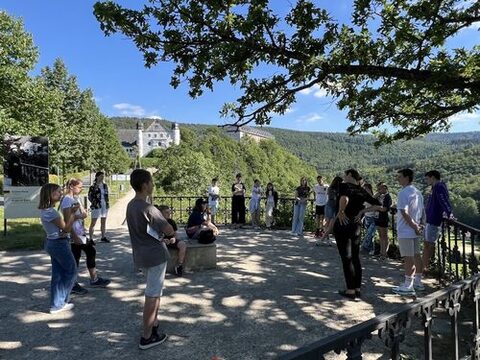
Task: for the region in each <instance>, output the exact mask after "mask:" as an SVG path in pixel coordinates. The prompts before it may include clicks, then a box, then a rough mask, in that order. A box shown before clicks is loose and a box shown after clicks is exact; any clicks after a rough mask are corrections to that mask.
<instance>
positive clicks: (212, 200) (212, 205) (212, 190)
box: [207, 178, 220, 224]
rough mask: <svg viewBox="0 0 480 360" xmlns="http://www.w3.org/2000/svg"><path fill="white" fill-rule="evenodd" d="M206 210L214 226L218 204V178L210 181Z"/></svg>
mask: <svg viewBox="0 0 480 360" xmlns="http://www.w3.org/2000/svg"><path fill="white" fill-rule="evenodd" d="M207 196H208V208H209V209H210V216H211V220H212V223H214V224H215V221H216V220H215V217H216V215H217V212H218V204H219V202H220V188H219V187H218V178H213V179H212V185H211V186H209V187H208V189H207Z"/></svg>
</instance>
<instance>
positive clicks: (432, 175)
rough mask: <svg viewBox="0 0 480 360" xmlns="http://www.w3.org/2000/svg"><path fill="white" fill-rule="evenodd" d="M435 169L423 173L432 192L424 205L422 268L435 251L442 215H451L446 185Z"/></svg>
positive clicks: (425, 267) (447, 216)
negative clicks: (425, 216)
mask: <svg viewBox="0 0 480 360" xmlns="http://www.w3.org/2000/svg"><path fill="white" fill-rule="evenodd" d="M440 178H441V176H440V173H439V172H438V171H437V170H432V171H429V172H427V173H426V174H425V181H426V183H427V184H428V185H430V186H431V187H432V193H431V195H430V197H429V198H428V201H427V205H426V211H425V212H426V215H427V225H426V226H425V242H424V247H423V266H424V268H423V270H424V271H425V269H427V268H428V264H429V262H430V258H431V257H432V255H433V254H434V253H435V242H436V241H437V239H438V236H439V234H440V229H441V226H442V220H443V218H444V217H446V218H449V217H451V216H452V205H451V203H450V198H449V195H448V189H447V185H445V183H444V182H443V181H441V180H440Z"/></svg>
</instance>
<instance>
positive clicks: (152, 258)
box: [39, 169, 452, 349]
mask: <svg viewBox="0 0 480 360" xmlns="http://www.w3.org/2000/svg"><path fill="white" fill-rule="evenodd" d="M425 179H426V181H427V183H428V184H429V185H431V186H432V194H431V196H430V198H429V200H428V202H427V205H426V209H425V206H424V200H423V196H422V194H421V193H420V191H418V189H416V188H415V187H414V186H413V184H412V182H413V171H412V170H410V169H402V170H400V171H398V182H399V184H400V185H401V186H402V190H401V191H400V192H399V194H398V201H397V211H398V214H397V234H398V244H399V248H400V254H401V256H402V257H403V258H404V262H405V281H404V282H403V283H402V284H400V285H399V286H397V287H395V288H394V289H393V291H394V292H395V293H398V294H401V295H413V294H415V290H421V289H423V288H424V287H423V285H422V272H423V270H424V269H425V268H426V267H427V266H428V263H429V261H430V257H431V256H432V254H433V253H434V249H435V242H436V240H437V238H438V236H439V230H440V226H441V223H442V219H443V218H444V217H445V216H447V217H448V216H451V215H452V208H451V205H450V202H449V197H448V190H447V188H446V185H445V184H444V183H443V182H442V181H441V180H440V173H439V172H438V171H435V170H434V171H430V172H428V173H426V174H425ZM317 182H318V184H316V185H315V187H314V192H315V204H316V209H315V210H316V214H317V236H319V237H320V238H328V234H329V233H330V232H333V234H334V237H335V240H336V245H337V248H338V252H339V255H340V258H341V261H342V265H343V273H344V277H345V283H346V288H345V289H342V290H340V291H339V294H340V295H342V296H344V297H346V298H349V299H356V298H359V297H361V284H362V266H361V262H360V246H361V226H362V225H361V223H362V219H363V218H364V217H365V218H372V217H373V218H374V220H373V222H374V223H375V224H376V226H377V227H378V228H379V229H382V230H379V234H380V237H381V238H382V234H383V233H384V231H385V233H386V228H387V227H388V210H389V208H390V206H391V203H392V199H391V197H390V195H389V194H388V187H387V186H386V184H384V183H379V184H377V194H373V189H372V188H371V187H368V186H365V185H363V186H362V177H361V176H360V174H359V173H358V171H356V170H355V169H349V170H346V171H345V174H344V176H343V178H341V177H336V178H335V179H334V180H333V181H332V183H331V184H330V185H329V186H328V185H326V184H324V183H323V178H322V177H321V176H319V177H318V178H317ZM130 184H131V186H132V188H133V189H134V190H135V197H134V198H133V199H132V200H131V201H130V202H129V203H128V206H127V211H126V221H127V225H128V230H129V235H130V240H131V245H132V254H133V260H134V263H135V265H136V266H137V267H138V268H141V269H142V272H143V273H144V275H145V281H146V288H145V303H144V309H143V333H142V336H141V338H140V341H139V348H140V349H149V348H151V347H154V346H156V345H159V344H161V343H162V342H164V341H165V340H166V339H167V335H166V334H165V333H164V332H163V331H161V330H160V329H159V321H158V312H159V308H160V298H161V296H162V292H163V284H164V279H165V272H166V268H167V261H168V259H169V258H170V255H169V251H168V247H176V248H177V249H178V251H179V263H178V264H177V266H176V267H175V272H176V273H177V274H178V275H181V274H182V272H183V263H184V260H185V256H186V255H185V251H186V244H185V242H184V241H183V240H181V236H179V234H178V233H177V225H176V223H175V222H174V221H173V220H172V219H171V209H170V208H169V207H168V206H163V205H161V206H154V205H152V204H151V201H150V199H151V197H152V192H153V189H154V184H153V179H152V176H151V174H150V173H149V172H148V171H146V170H143V169H136V170H134V171H133V172H132V174H131V175H130ZM81 185H82V184H81V182H80V181H79V180H76V179H74V180H71V181H69V183H68V186H67V191H66V194H63V196H62V190H61V188H60V187H59V186H58V185H54V184H47V185H45V186H43V187H42V190H41V194H40V197H41V199H40V205H39V208H40V209H41V214H42V215H41V219H42V224H43V226H44V229H45V232H46V233H47V240H46V246H45V248H46V250H47V252H48V253H49V254H50V256H51V259H52V280H51V308H50V312H51V313H56V312H60V311H64V310H69V309H71V308H72V307H73V304H71V303H69V296H70V293H71V290H72V288H73V287H74V285H75V281H76V278H77V269H78V260H79V258H80V254H81V251H84V252H85V254H86V256H87V267H88V270H89V273H90V276H91V284H92V286H93V285H94V284H95V283H96V282H97V281H99V282H100V283H102V285H103V286H106V285H108V283H109V280H107V279H102V278H100V277H99V276H98V275H97V271H96V268H95V254H96V251H95V247H94V245H95V244H94V243H93V242H92V241H91V238H90V239H88V238H86V235H85V229H84V228H83V224H81V222H82V221H83V219H85V217H86V212H85V210H84V209H83V208H82V207H81V204H80V203H79V202H78V201H76V196H78V194H79V193H80V191H81ZM245 191H246V189H245V185H244V184H243V183H242V181H241V174H237V177H236V182H235V183H234V184H233V185H232V193H233V199H232V205H234V206H232V220H233V219H235V221H234V224H242V221H243V223H244V221H245V220H244V219H245V218H244V207H245V203H244V200H245ZM253 193H255V196H252V199H253V200H254V202H253V204H251V205H250V207H251V209H252V210H253V212H255V211H257V209H258V205H259V202H260V201H261V200H260V199H262V197H263V196H266V205H267V206H266V208H267V213H269V212H270V210H271V209H274V208H275V207H276V203H277V201H278V194H276V191H275V190H274V188H273V185H272V184H269V185H267V190H266V192H265V194H264V193H263V191H262V189H261V187H260V183H259V182H258V181H255V185H254V190H253ZM219 195H220V193H219V189H218V181H217V179H213V180H212V185H211V187H209V189H208V197H209V198H208V200H207V201H205V200H204V199H203V198H199V199H197V201H196V203H195V208H194V209H193V211H192V213H191V214H190V217H189V220H188V223H187V225H186V228H185V230H186V234H187V236H188V237H189V238H193V239H198V240H199V241H203V242H212V241H215V237H216V236H217V235H218V228H217V227H216V226H215V223H214V221H213V220H214V216H215V214H216V210H218V199H219ZM309 196H310V188H309V186H308V183H307V181H306V179H305V178H302V179H301V182H300V186H299V187H298V188H297V189H296V191H295V207H294V216H293V221H292V233H293V234H295V235H299V234H302V232H303V217H304V215H305V208H306V203H307V201H308V198H309ZM62 197H63V198H62ZM242 197H243V201H242ZM100 199H101V198H100ZM59 201H61V203H62V205H61V206H60V207H61V208H62V214H63V217H62V216H60V214H59V213H58V211H57V210H56V209H55V204H56V203H57V202H59ZM242 210H243V211H242ZM242 213H243V215H242ZM375 213H378V215H377V216H376V215H375ZM233 216H235V217H233ZM267 216H268V217H267V219H268V220H269V222H267V227H268V225H270V226H271V224H272V218H271V216H272V214H271V212H270V215H267ZM252 219H254V220H253V221H259V220H258V217H252ZM77 222H78V223H77ZM371 222H372V220H371V219H370V220H368V221H367V220H365V223H368V224H371ZM255 224H257V226H258V222H255ZM368 229H370V226H369V227H368ZM383 229H385V230H383ZM370 231H371V230H370ZM367 234H368V232H367ZM422 234H423V235H424V240H425V241H424V248H423V250H424V251H423V256H422V255H421V254H420V246H419V245H420V236H421V235H422ZM202 239H203V240H202ZM71 240H72V241H73V243H72V244H70V241H71ZM368 246H369V245H368V242H367V243H364V247H365V249H368ZM387 247H388V241H387V244H386V245H385V244H384V245H383V250H382V251H384V253H386V249H387Z"/></svg>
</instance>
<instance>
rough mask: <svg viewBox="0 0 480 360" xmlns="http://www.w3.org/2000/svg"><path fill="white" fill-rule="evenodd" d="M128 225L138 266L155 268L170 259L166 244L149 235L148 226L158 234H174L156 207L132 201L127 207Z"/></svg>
mask: <svg viewBox="0 0 480 360" xmlns="http://www.w3.org/2000/svg"><path fill="white" fill-rule="evenodd" d="M127 225H128V231H129V233H130V241H131V243H132V252H133V261H134V263H135V265H136V266H138V267H140V268H148V267H153V266H157V265H160V264H161V263H163V262H165V261H167V260H168V259H169V258H170V254H169V253H168V249H167V246H166V245H165V243H164V242H163V241H159V240H157V239H155V238H154V237H153V236H151V235H149V234H148V233H147V226H150V227H151V228H152V229H153V230H155V231H156V232H157V233H158V234H162V233H165V232H168V235H172V234H174V231H173V228H172V227H171V226H170V224H169V223H168V222H167V220H165V218H164V217H163V216H162V213H161V212H160V211H159V210H158V209H157V208H156V207H155V206H153V205H151V204H149V203H147V202H146V201H144V200H141V199H132V200H131V201H130V202H129V203H128V205H127Z"/></svg>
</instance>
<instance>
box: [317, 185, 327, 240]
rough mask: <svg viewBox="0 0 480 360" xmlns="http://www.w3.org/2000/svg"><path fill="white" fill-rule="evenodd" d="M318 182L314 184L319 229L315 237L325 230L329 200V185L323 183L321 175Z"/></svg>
mask: <svg viewBox="0 0 480 360" xmlns="http://www.w3.org/2000/svg"><path fill="white" fill-rule="evenodd" d="M317 182H318V184H316V185H315V186H314V191H315V220H316V224H317V231H316V232H315V237H321V236H322V235H323V232H324V226H325V223H324V219H325V205H326V204H327V202H328V185H326V184H324V183H323V178H322V176H321V175H318V176H317Z"/></svg>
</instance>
